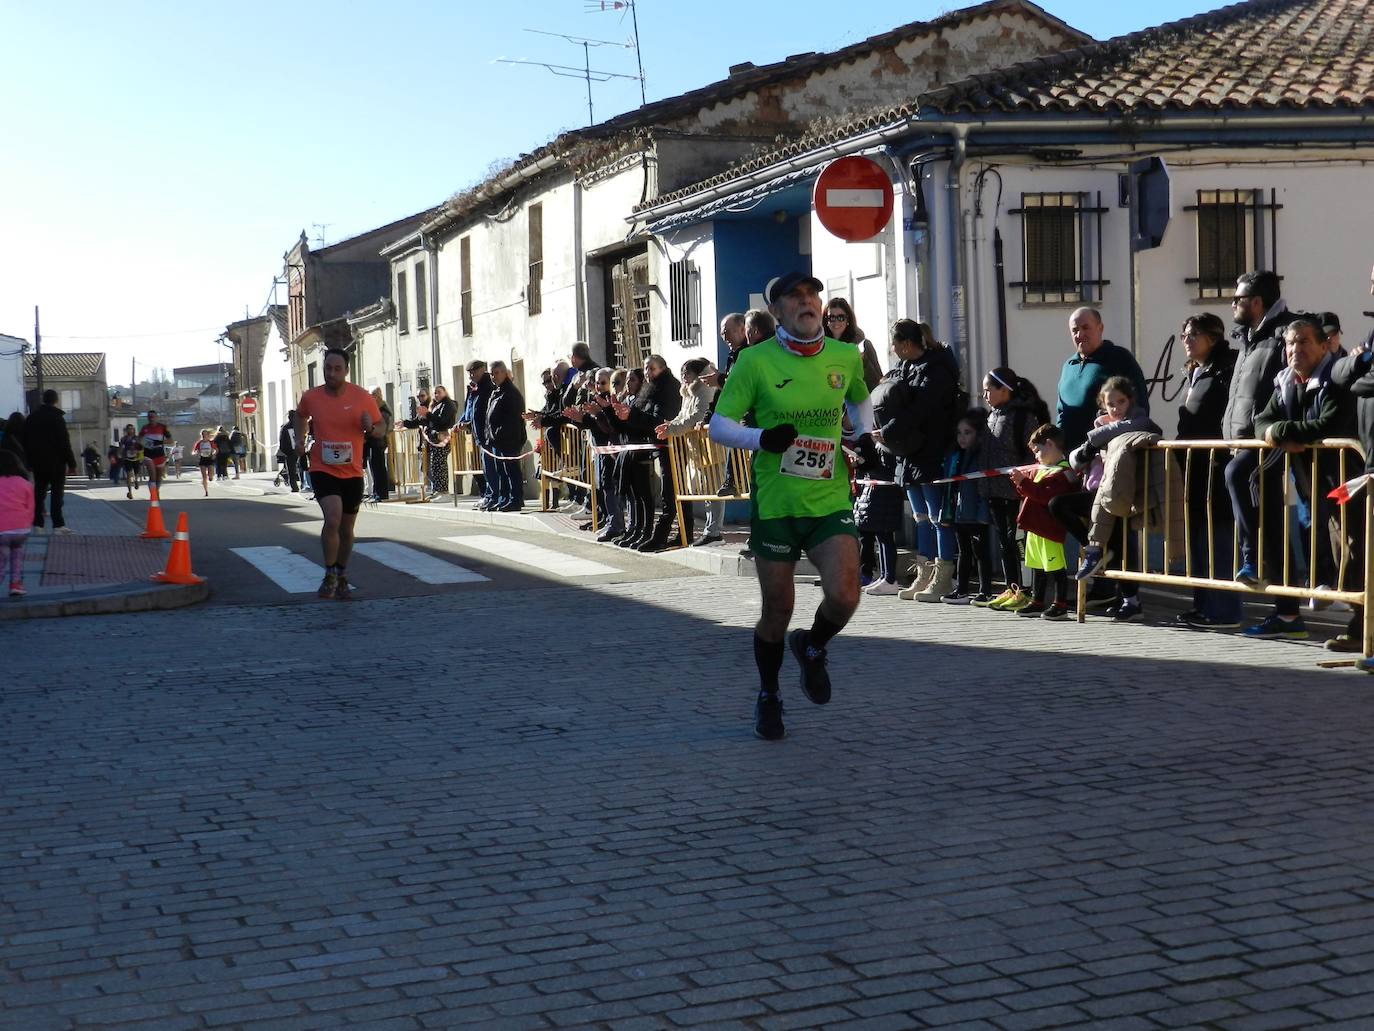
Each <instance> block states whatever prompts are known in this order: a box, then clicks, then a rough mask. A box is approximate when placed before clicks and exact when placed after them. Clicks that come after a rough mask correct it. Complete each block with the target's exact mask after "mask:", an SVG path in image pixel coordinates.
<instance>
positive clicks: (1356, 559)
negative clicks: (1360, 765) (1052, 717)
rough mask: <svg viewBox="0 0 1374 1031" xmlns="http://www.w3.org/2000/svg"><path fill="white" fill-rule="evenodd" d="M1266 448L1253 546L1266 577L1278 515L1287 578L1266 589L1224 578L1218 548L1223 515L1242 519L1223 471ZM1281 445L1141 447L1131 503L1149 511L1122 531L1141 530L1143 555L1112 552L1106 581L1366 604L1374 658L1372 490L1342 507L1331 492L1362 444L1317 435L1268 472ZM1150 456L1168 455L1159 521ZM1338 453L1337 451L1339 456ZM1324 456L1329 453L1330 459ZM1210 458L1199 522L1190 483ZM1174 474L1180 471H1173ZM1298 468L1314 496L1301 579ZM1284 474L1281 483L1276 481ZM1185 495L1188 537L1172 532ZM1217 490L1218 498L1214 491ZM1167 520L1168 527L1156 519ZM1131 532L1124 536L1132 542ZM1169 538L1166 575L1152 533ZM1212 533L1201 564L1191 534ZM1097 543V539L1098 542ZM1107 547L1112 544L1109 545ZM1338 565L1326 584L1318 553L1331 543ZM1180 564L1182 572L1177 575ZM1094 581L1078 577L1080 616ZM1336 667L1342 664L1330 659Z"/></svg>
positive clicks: (1360, 462) (1358, 467)
mask: <svg viewBox="0 0 1374 1031" xmlns="http://www.w3.org/2000/svg"><path fill="white" fill-rule="evenodd" d="M1245 450H1254V451H1259V452H1260V455H1259V457H1258V472H1257V474H1256V476H1257V487H1258V497H1259V505H1258V517H1257V529H1256V542H1255V566H1256V568H1257V570H1258V572H1259V574H1260V577H1261V578H1262V579H1264V578H1265V577H1266V574H1267V573H1268V572H1269V571H1270V570H1271V568H1272V566H1273V565H1274V556H1273V555H1272V554H1271V555H1268V556H1266V554H1265V550H1266V547H1267V546H1269V543H1270V542H1267V541H1266V540H1265V537H1266V536H1267V534H1266V527H1271V528H1272V521H1273V520H1274V519H1280V520H1282V523H1283V527H1282V533H1281V540H1282V542H1283V548H1282V551H1283V555H1282V561H1281V563H1280V569H1281V576H1280V577H1279V578H1278V579H1277V580H1276V581H1274V582H1272V583H1267V584H1266V585H1265V586H1260V587H1251V586H1248V585H1246V584H1243V583H1240V582H1238V581H1236V580H1234V579H1231V578H1229V577H1219V576H1218V575H1217V565H1218V563H1219V561H1220V559H1219V556H1218V555H1217V554H1216V547H1215V545H1216V534H1215V529H1216V521H1217V520H1218V519H1223V520H1227V521H1230V522H1232V523H1234V522H1235V517H1234V516H1233V515H1232V505H1231V499H1230V496H1229V494H1228V493H1227V491H1226V488H1225V486H1224V484H1219V483H1218V481H1219V479H1220V473H1219V472H1217V471H1214V470H1221V469H1224V468H1225V466H1226V464H1227V463H1228V462H1229V461H1230V460H1231V458H1232V457H1233V452H1236V451H1245ZM1278 450H1280V449H1279V448H1276V447H1275V446H1274V445H1271V444H1266V443H1265V442H1263V441H1259V440H1162V441H1160V442H1159V443H1157V444H1154V445H1151V446H1148V447H1141V448H1138V449H1136V451H1137V454H1138V456H1139V458H1138V459H1137V466H1138V469H1139V470H1140V471H1139V472H1138V473H1137V475H1136V489H1137V499H1138V503H1137V504H1136V505H1134V506H1133V508H1135V509H1137V510H1138V511H1139V512H1142V513H1145V514H1144V515H1135V514H1133V515H1131V516H1130V517H1123V518H1129V523H1128V525H1127V527H1126V528H1125V533H1133V534H1138V535H1139V538H1138V539H1139V549H1138V551H1139V554H1138V556H1137V562H1136V563H1135V564H1134V565H1132V564H1131V563H1130V562H1129V559H1128V556H1129V549H1128V548H1123V549H1122V554H1121V555H1117V556H1113V559H1112V562H1111V563H1110V564H1109V565H1108V567H1106V568H1104V569H1102V570H1100V571H1099V572H1098V573H1097V574H1096V575H1097V576H1101V577H1105V578H1107V579H1109V580H1134V581H1136V582H1138V583H1148V584H1161V585H1166V586H1172V587H1203V588H1208V589H1212V590H1218V591H1238V592H1241V593H1244V594H1251V595H1269V596H1272V597H1281V598H1284V597H1286V598H1314V599H1317V600H1319V601H1328V602H1335V601H1340V602H1345V603H1346V604H1348V605H1352V606H1356V605H1358V606H1362V607H1363V615H1364V634H1363V636H1364V641H1363V652H1364V655H1365V656H1366V657H1369V656H1371V655H1374V606H1371V605H1369V604H1367V592H1368V589H1369V585H1370V584H1371V583H1374V549H1371V548H1369V547H1366V546H1365V544H1366V542H1368V541H1369V540H1370V539H1371V538H1372V537H1374V487H1367V488H1365V489H1364V490H1362V491H1361V492H1360V493H1359V494H1358V495H1357V496H1356V497H1354V498H1352V499H1351V500H1350V501H1349V502H1347V503H1346V504H1344V505H1340V504H1337V503H1336V502H1335V501H1332V500H1329V499H1328V498H1327V493H1328V491H1329V490H1330V489H1331V488H1332V487H1334V486H1336V485H1339V484H1344V483H1346V482H1347V481H1349V480H1350V479H1351V478H1352V477H1354V476H1356V475H1357V474H1359V473H1361V472H1363V470H1364V468H1365V458H1364V452H1363V449H1362V448H1361V447H1360V443H1359V441H1357V440H1351V439H1347V438H1332V439H1329V440H1322V441H1318V442H1316V443H1314V444H1312V445H1308V446H1305V447H1303V448H1302V449H1301V450H1300V451H1299V452H1298V453H1296V454H1295V453H1292V452H1288V451H1284V452H1283V458H1282V463H1281V467H1276V468H1265V458H1266V455H1271V454H1272V453H1274V452H1276V451H1278ZM1151 452H1158V453H1162V455H1163V464H1162V469H1161V475H1162V476H1163V477H1164V494H1163V501H1162V504H1163V512H1162V518H1154V519H1152V518H1150V516H1149V513H1150V512H1151V510H1152V509H1155V508H1157V507H1158V505H1157V504H1156V505H1152V504H1151V503H1150V486H1151V484H1150V476H1151V466H1152V464H1154V463H1152V462H1151V461H1149V460H1143V461H1142V460H1140V459H1144V458H1147V456H1148V455H1149V454H1150V453H1151ZM1333 453H1334V454H1333ZM1324 456H1325V458H1324ZM1199 462H1205V463H1207V466H1208V467H1207V469H1206V472H1205V473H1203V474H1202V476H1203V480H1204V482H1205V484H1206V490H1207V499H1206V500H1207V504H1206V509H1205V510H1206V525H1205V526H1194V525H1193V516H1194V512H1193V510H1192V508H1191V507H1190V506H1189V504H1188V500H1189V499H1188V497H1187V495H1186V489H1187V484H1188V483H1189V482H1190V480H1191V479H1192V478H1193V475H1194V474H1193V469H1194V467H1195V465H1196V463H1199ZM1175 472H1177V473H1178V474H1179V475H1178V477H1177V478H1178V480H1179V482H1178V483H1175V479H1176V477H1175V476H1174V475H1172V474H1173V473H1175ZM1298 473H1301V474H1303V476H1304V477H1305V478H1306V480H1307V496H1306V497H1305V498H1302V500H1303V502H1304V503H1305V504H1306V505H1307V507H1308V510H1309V512H1310V514H1311V526H1310V528H1309V530H1308V532H1307V539H1306V541H1305V543H1306V545H1307V555H1308V560H1307V576H1306V578H1305V582H1302V581H1301V580H1297V581H1296V582H1295V573H1296V570H1295V569H1294V563H1293V561H1292V559H1293V548H1292V543H1293V535H1292V531H1293V528H1294V519H1295V516H1294V513H1293V509H1294V505H1293V503H1292V499H1293V496H1294V494H1295V493H1297V492H1298V488H1297V480H1296V474H1298ZM1274 477H1279V482H1278V483H1277V484H1276V483H1275V482H1274ZM1175 490H1183V491H1185V494H1184V496H1183V497H1182V498H1181V499H1180V501H1181V502H1182V507H1183V537H1182V539H1181V540H1180V539H1178V538H1177V537H1176V536H1175V535H1173V534H1171V533H1170V524H1171V522H1172V521H1173V520H1171V519H1170V512H1171V510H1172V504H1173V500H1174V498H1173V492H1174V491H1175ZM1276 490H1277V491H1278V492H1279V498H1280V499H1281V500H1282V502H1283V503H1282V506H1281V507H1282V511H1281V512H1279V511H1275V510H1274V509H1275V508H1276V507H1279V506H1276V505H1274V504H1273V501H1274V500H1275V499H1274V498H1273V497H1272V496H1271V495H1272V494H1273V492H1274V491H1276ZM1218 492H1219V493H1220V497H1217V496H1216V494H1217V493H1218ZM1161 522H1162V532H1160V527H1159V525H1158V524H1160V523H1161ZM1331 522H1334V524H1335V534H1334V536H1333V535H1332V534H1331V532H1330V531H1331V527H1330V526H1329V525H1323V524H1329V523H1331ZM1125 533H1123V535H1122V540H1123V541H1124V540H1126V537H1125ZM1152 534H1153V535H1155V536H1159V537H1162V545H1163V571H1162V572H1161V571H1159V570H1156V569H1151V568H1150V567H1151V563H1150V548H1149V544H1150V537H1151V535H1152ZM1196 534H1205V540H1206V545H1207V548H1206V561H1205V562H1204V563H1202V568H1194V561H1193V548H1192V543H1193V538H1194V536H1195V535H1196ZM1095 543H1097V542H1095ZM1102 543H1105V542H1102ZM1332 546H1334V548H1333V552H1332V556H1331V558H1332V563H1333V567H1334V571H1335V574H1336V575H1335V577H1334V579H1335V583H1334V584H1322V583H1321V582H1320V581H1319V579H1318V564H1319V563H1318V555H1319V549H1321V548H1323V547H1332ZM1239 553H1240V539H1239V533H1238V529H1237V530H1235V531H1233V532H1232V546H1231V554H1230V555H1229V556H1226V557H1227V559H1228V560H1229V567H1228V568H1229V569H1231V570H1232V571H1234V570H1236V569H1237V568H1238V567H1239V565H1240V561H1239ZM1179 570H1181V571H1179ZM1087 590H1088V581H1086V580H1080V581H1078V621H1079V622H1080V623H1082V622H1083V621H1084V620H1085V618H1086V617H1085V613H1086V603H1087ZM1327 664H1328V665H1335V664H1337V663H1327Z"/></svg>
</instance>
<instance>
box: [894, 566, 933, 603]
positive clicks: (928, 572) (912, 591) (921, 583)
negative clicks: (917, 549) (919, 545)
mask: <svg viewBox="0 0 1374 1031" xmlns="http://www.w3.org/2000/svg"><path fill="white" fill-rule="evenodd" d="M911 568H912V579H911V586H910V587H903V588H902V589H901V590H900V591H898V592H897V597H899V598H901V599H902V601H911V600H912V599H913V598H915V597H916V595H917V594H919V593H920V592H921V591H924V590H925V589H926V585H927V584H929V583H930V578H931V577H932V576H934V575H935V560H934V559H930V558H926V557H925V556H924V555H917V556H916V561H915V563H914V564H913V565H912V567H911Z"/></svg>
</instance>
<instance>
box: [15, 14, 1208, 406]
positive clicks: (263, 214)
mask: <svg viewBox="0 0 1374 1031" xmlns="http://www.w3.org/2000/svg"><path fill="white" fill-rule="evenodd" d="M590 6H592V5H591V4H590V3H588V0H527V2H526V3H523V4H486V3H480V2H474V0H463V2H459V0H448V2H445V0H409V2H406V3H399V4H398V3H381V2H350V0H332V2H322V0H301V2H297V3H287V4H281V3H271V4H269V3H263V2H259V0H238V2H235V3H232V4H210V3H199V2H192V3H186V2H181V0H178V2H173V0H116V2H109V0H71V2H68V3H62V4H58V3H39V2H33V0H0V40H4V45H3V52H4V60H3V62H0V141H3V144H4V151H5V153H4V156H3V158H0V333H10V334H13V335H16V336H21V337H24V338H25V339H28V340H32V338H33V306H34V305H35V304H38V305H40V306H41V308H42V325H43V337H44V343H45V349H50V350H54V351H72V350H101V351H105V352H106V353H107V354H108V356H109V367H110V381H111V383H117V382H125V381H127V379H128V369H129V363H130V359H131V358H137V360H138V361H139V362H140V363H142V366H144V367H142V368H140V372H139V375H140V377H142V376H144V375H146V369H147V368H149V367H151V366H153V365H158V366H163V367H166V368H169V369H170V368H171V367H172V366H176V365H188V364H196V363H200V362H210V361H216V360H218V358H219V356H220V354H217V351H218V348H217V347H216V346H215V344H214V339H215V337H216V336H218V334H219V332H220V331H221V330H222V328H223V326H224V325H225V323H227V322H231V321H233V320H235V319H237V318H242V317H243V315H244V310H245V307H246V308H247V310H248V311H249V312H250V313H251V314H254V315H256V314H258V313H259V312H261V311H262V309H263V306H264V304H265V303H266V302H267V300H268V299H269V294H270V290H271V285H272V277H273V276H274V275H276V274H279V273H280V271H281V265H282V262H281V256H282V254H283V253H284V252H285V251H286V250H288V249H289V248H290V247H291V245H292V243H293V242H294V240H295V239H296V237H297V236H298V235H299V233H300V232H301V230H302V229H304V230H305V231H306V232H307V233H308V234H309V235H310V236H311V238H312V239H314V238H315V237H316V235H317V233H318V232H319V230H318V229H317V228H315V227H314V223H324V224H325V226H326V228H325V229H324V230H323V232H324V234H325V239H326V241H327V242H333V241H336V240H339V239H342V238H344V237H346V236H349V235H352V234H354V233H357V232H361V231H363V230H366V229H369V228H371V227H374V226H377V225H382V224H384V223H386V222H389V221H392V220H394V219H397V218H401V217H404V216H405V215H409V214H412V213H414V212H416V211H419V210H422V209H424V208H426V207H428V206H430V205H433V204H435V203H437V202H439V201H441V200H443V199H444V198H446V197H448V196H449V195H450V194H452V193H454V192H455V191H456V190H458V189H460V188H462V187H464V186H468V185H470V184H472V183H474V182H476V181H478V180H480V179H481V178H482V177H483V175H484V173H485V172H486V171H487V169H488V168H490V167H491V166H492V165H493V164H494V163H498V162H502V161H504V160H506V159H509V158H511V157H514V156H516V155H518V154H521V153H524V152H526V151H529V150H532V149H534V148H536V147H538V146H539V145H540V144H542V143H544V142H546V141H547V140H549V139H550V138H551V137H553V136H554V135H556V134H557V133H558V132H560V131H562V130H564V129H570V128H578V127H581V126H582V125H584V124H585V123H586V93H585V89H584V85H583V83H582V81H581V80H580V79H567V78H558V77H555V76H554V75H552V74H550V73H549V72H547V71H545V70H543V69H542V68H531V67H520V66H515V65H503V64H498V63H495V59H496V58H498V57H510V58H523V59H527V60H540V61H548V62H551V63H556V64H568V65H577V64H580V62H581V58H582V49H581V47H574V46H572V45H570V44H568V43H565V42H564V41H562V40H559V39H554V38H551V37H546V36H539V35H533V34H531V33H528V32H525V31H523V30H524V29H543V30H546V31H554V32H562V33H567V34H570V35H578V36H588V37H594V38H600V39H606V40H627V39H628V38H629V35H630V23H629V20H628V19H627V18H623V17H622V16H621V15H618V14H613V13H605V14H601V13H587V12H586V10H585V9H586V8H587V7H590ZM957 6H960V5H944V4H938V3H930V2H915V3H912V2H899V0H850V2H848V3H845V4H843V5H834V4H824V3H819V2H816V0H795V2H792V3H787V2H783V0H745V2H743V3H741V2H738V0H736V2H727V0H697V2H694V3H690V4H689V3H686V2H683V0H640V6H639V28H640V39H641V44H642V49H643V59H644V71H645V77H646V80H647V89H648V97H649V99H650V100H655V99H659V98H663V97H667V96H672V95H674V94H677V93H681V92H683V91H685V90H689V89H694V88H696V87H698V86H703V85H705V84H707V83H710V82H713V81H716V80H718V79H721V78H723V77H724V76H725V75H726V74H727V70H728V68H729V66H730V65H731V64H734V63H737V62H739V61H746V60H747V61H753V62H755V63H756V64H763V63H767V62H770V61H776V60H780V59H782V58H784V57H786V56H787V55H789V54H794V53H800V52H803V51H809V50H833V49H836V48H838V47H841V46H845V45H847V44H849V43H853V42H856V41H858V40H860V39H863V38H865V37H867V36H870V35H873V34H875V33H878V32H883V31H886V30H887V29H890V28H893V27H895V26H897V25H901V24H904V23H906V22H910V21H915V20H918V19H925V18H931V17H934V16H936V15H939V14H942V13H945V12H947V11H949V10H953V9H956V7H957ZM1044 6H1045V8H1046V9H1047V10H1048V11H1050V13H1052V14H1054V15H1056V16H1057V17H1059V18H1062V19H1063V20H1065V21H1067V22H1068V23H1069V24H1071V25H1074V26H1075V27H1077V28H1079V29H1081V30H1083V31H1085V32H1087V33H1089V34H1091V35H1093V36H1095V37H1097V38H1099V39H1104V38H1107V37H1109V36H1113V35H1120V34H1121V33H1124V32H1131V31H1134V30H1136V29H1140V28H1144V27H1146V26H1147V25H1150V24H1157V23H1160V22H1163V21H1168V20H1172V19H1175V18H1181V17H1186V16H1188V15H1191V14H1194V13H1197V12H1198V11H1199V10H1203V9H1206V7H1198V6H1193V5H1188V4H1185V3H1182V2H1180V0H1163V2H1160V3H1155V4H1151V5H1135V4H1130V5H1125V4H1123V5H1116V4H1104V3H1101V2H1089V0H1063V2H1049V3H1045V4H1044ZM1209 6H1210V5H1209ZM840 14H842V17H840V16H839V15H840ZM592 66H593V67H594V68H606V69H608V70H615V71H621V72H626V73H632V72H633V71H634V55H633V53H632V52H631V51H629V50H625V49H617V48H612V47H601V48H599V49H593V50H592ZM593 90H594V93H593V96H594V100H595V103H596V116H597V119H598V120H600V119H604V118H608V117H610V116H612V115H615V114H618V113H620V112H623V111H626V110H629V109H631V108H633V107H636V106H638V103H639V86H638V83H635V82H631V81H628V80H612V81H610V82H607V83H605V84H601V85H597V86H594V87H593ZM282 299H283V300H284V295H283V297H282ZM78 337H103V338H105V339H77V338H78ZM221 353H222V352H221Z"/></svg>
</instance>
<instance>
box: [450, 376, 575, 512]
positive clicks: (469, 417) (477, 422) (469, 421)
mask: <svg viewBox="0 0 1374 1031" xmlns="http://www.w3.org/2000/svg"><path fill="white" fill-rule="evenodd" d="M467 374H468V395H467V400H466V401H465V402H464V404H463V414H462V415H461V416H460V417H459V419H458V421H459V422H461V423H463V424H464V425H465V426H467V427H468V432H470V433H471V434H472V439H473V440H475V441H476V442H477V444H478V446H480V447H486V444H487V405H488V404H489V403H490V401H491V392H492V389H493V384H492V382H491V374H490V373H489V372H487V363H486V362H484V361H482V360H481V359H473V360H472V361H470V362H468V364H467ZM544 375H545V376H546V377H549V378H550V379H552V376H551V374H550V373H548V372H545V373H544ZM480 454H481V455H482V497H481V499H480V500H479V501H478V502H477V504H475V505H473V506H472V507H473V508H475V509H477V510H478V511H479V512H485V511H486V510H487V509H489V508H491V507H492V506H493V505H494V504H496V479H497V476H496V472H497V471H496V460H495V459H493V458H492V457H491V456H490V455H489V454H487V453H486V452H485V451H483V452H480Z"/></svg>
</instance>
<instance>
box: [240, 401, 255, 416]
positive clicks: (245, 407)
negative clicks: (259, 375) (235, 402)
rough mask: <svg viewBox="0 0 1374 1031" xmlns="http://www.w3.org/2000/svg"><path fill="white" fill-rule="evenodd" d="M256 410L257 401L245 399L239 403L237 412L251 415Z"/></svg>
mask: <svg viewBox="0 0 1374 1031" xmlns="http://www.w3.org/2000/svg"><path fill="white" fill-rule="evenodd" d="M257 410H258V399H257V398H256V397H245V398H244V399H243V400H241V401H240V402H239V411H241V412H242V413H243V414H244V415H252V414H253V413H254V412H256V411H257Z"/></svg>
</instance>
